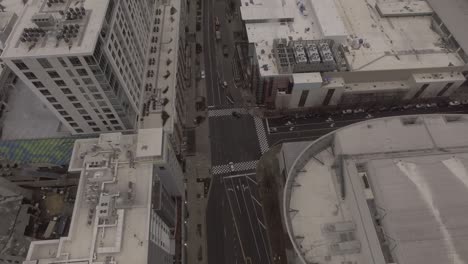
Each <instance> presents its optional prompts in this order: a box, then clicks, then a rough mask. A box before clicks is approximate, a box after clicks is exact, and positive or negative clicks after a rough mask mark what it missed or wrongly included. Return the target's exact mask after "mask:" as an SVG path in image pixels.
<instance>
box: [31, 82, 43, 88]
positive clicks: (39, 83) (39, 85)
mask: <svg viewBox="0 0 468 264" xmlns="http://www.w3.org/2000/svg"><path fill="white" fill-rule="evenodd" d="M32 84H33V85H34V86H36V88H44V87H45V86H44V84H42V83H41V82H32Z"/></svg>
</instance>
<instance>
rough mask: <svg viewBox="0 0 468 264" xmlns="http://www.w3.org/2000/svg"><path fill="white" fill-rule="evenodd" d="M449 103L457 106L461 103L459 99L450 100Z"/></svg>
mask: <svg viewBox="0 0 468 264" xmlns="http://www.w3.org/2000/svg"><path fill="white" fill-rule="evenodd" d="M449 105H450V106H457V105H460V102H459V101H450V102H449Z"/></svg>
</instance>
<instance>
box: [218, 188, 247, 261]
mask: <svg viewBox="0 0 468 264" xmlns="http://www.w3.org/2000/svg"><path fill="white" fill-rule="evenodd" d="M223 185H224V190H225V192H226V196H227V199H228V204H229V209H231V214H232V219H233V220H234V221H233V222H234V227H235V228H236V233H237V237H238V239H239V245H240V248H241V252H242V257H243V258H244V261H245V251H244V245H242V241H241V237H240V234H239V228H238V227H237V221H236V217H235V215H234V210H233V209H232V204H231V199H230V198H229V193H228V191H227V189H226V182H225V181H223Z"/></svg>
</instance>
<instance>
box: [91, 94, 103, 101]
mask: <svg viewBox="0 0 468 264" xmlns="http://www.w3.org/2000/svg"><path fill="white" fill-rule="evenodd" d="M93 96H94V99H96V100H102V95H100V94H93Z"/></svg>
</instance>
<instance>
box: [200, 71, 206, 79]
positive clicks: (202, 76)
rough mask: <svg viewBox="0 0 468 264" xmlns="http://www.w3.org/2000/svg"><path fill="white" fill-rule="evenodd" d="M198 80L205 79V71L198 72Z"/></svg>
mask: <svg viewBox="0 0 468 264" xmlns="http://www.w3.org/2000/svg"><path fill="white" fill-rule="evenodd" d="M200 78H202V79H205V71H201V72H200Z"/></svg>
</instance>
